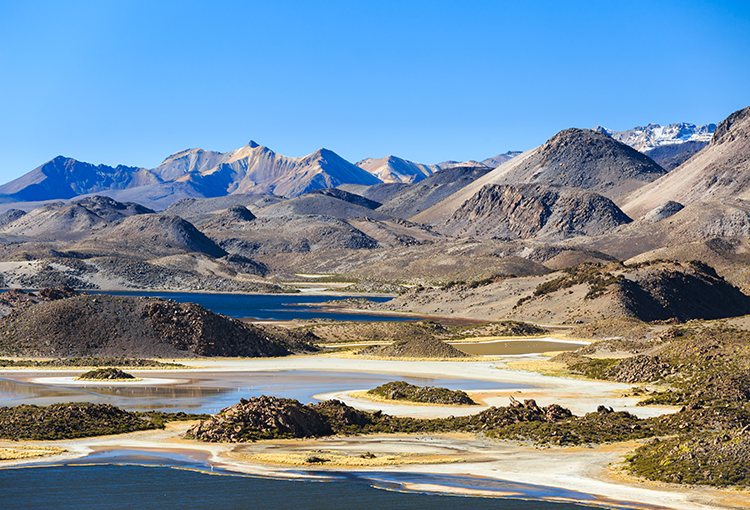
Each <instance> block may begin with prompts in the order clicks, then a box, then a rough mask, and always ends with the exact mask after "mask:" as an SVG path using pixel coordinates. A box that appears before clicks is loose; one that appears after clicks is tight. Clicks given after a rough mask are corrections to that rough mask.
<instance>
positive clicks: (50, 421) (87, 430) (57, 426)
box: [0, 402, 209, 441]
mask: <svg viewBox="0 0 750 510" xmlns="http://www.w3.org/2000/svg"><path fill="white" fill-rule="evenodd" d="M207 418H209V415H206V414H198V415H196V414H187V413H182V412H180V413H164V412H160V411H148V412H130V411H125V410H123V409H120V408H119V407H115V406H112V405H109V404H92V403H90V402H72V403H67V404H52V405H49V406H37V405H31V404H24V405H20V406H16V407H0V439H10V440H13V441H28V440H32V441H54V440H61V439H76V438H81V437H93V436H105V435H110V434H125V433H127V432H136V431H139V430H153V429H158V428H164V424H165V423H167V422H170V421H185V420H205V419H207Z"/></svg>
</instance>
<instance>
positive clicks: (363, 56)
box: [0, 0, 750, 182]
mask: <svg viewBox="0 0 750 510" xmlns="http://www.w3.org/2000/svg"><path fill="white" fill-rule="evenodd" d="M0 48H2V49H0V69H1V71H0V72H2V79H1V80H0V150H1V151H2V153H3V155H4V157H3V158H2V163H0V182H7V181H9V180H11V179H13V178H15V177H18V176H20V175H22V174H24V173H26V172H28V171H30V170H32V169H33V168H35V167H36V166H38V165H40V164H42V163H43V162H45V161H47V160H49V159H51V158H52V157H54V156H57V155H59V154H62V155H65V156H68V157H72V158H76V159H79V160H82V161H88V162H91V163H96V164H98V163H105V164H109V165H116V164H126V165H133V166H143V167H147V168H151V167H154V166H156V165H158V164H159V163H160V162H161V161H162V160H163V159H164V158H165V157H167V156H168V155H169V154H171V153H173V152H176V151H178V150H182V149H186V148H189V147H202V148H204V149H211V150H218V151H228V150H232V149H235V148H238V147H240V146H242V145H245V144H246V143H247V142H248V141H249V140H251V139H253V140H256V141H257V142H258V143H261V144H263V145H267V146H269V147H270V148H271V149H273V150H275V151H276V152H279V153H281V154H285V155H288V156H302V155H305V154H308V153H310V152H313V151H314V150H316V149H318V148H319V147H327V148H329V149H331V150H334V151H335V152H337V153H339V154H340V155H341V156H343V157H344V158H346V159H349V160H350V161H353V162H356V161H358V160H360V159H362V158H365V157H382V156H385V155H388V154H395V155H397V156H400V157H403V158H406V159H411V160H414V161H419V162H423V163H436V162H439V161H444V160H448V159H455V160H466V159H483V158H487V157H491V156H494V155H496V154H498V153H501V152H506V151H508V150H526V149H529V148H532V147H534V146H536V145H539V144H541V143H543V142H544V141H545V140H546V139H547V138H549V137H550V136H552V135H554V134H555V133H556V132H558V131H560V130H562V129H565V128H568V127H581V128H593V127H594V126H596V125H604V126H606V127H609V128H612V129H618V130H619V129H628V128H631V127H634V126H636V125H643V124H646V123H649V122H655V123H660V124H669V123H673V122H680V121H685V122H692V123H695V124H703V123H708V122H719V121H721V120H722V119H723V118H725V117H726V116H727V115H729V114H730V113H732V112H733V111H735V110H738V109H740V108H743V107H745V106H748V105H750V2H746V1H738V2H729V1H727V2H698V1H689V0H687V1H661V2H659V1H649V2H646V1H643V2H642V1H637V0H635V1H628V2H625V1H622V2H617V1H616V2H601V1H597V2H593V1H592V2H576V1H571V2H560V1H549V2H546V1H541V2H518V1H513V2H503V1H474V2H458V1H456V2H453V1H439V0H432V1H424V2H423V1H404V0H402V1H390V0H380V1H377V2H364V1H361V2H360V1H315V0H307V1H283V0H277V1H268V2H255V1H242V2H231V1H224V2H222V1H213V2H194V1H186V0H181V1H174V2H173V1H162V2H153V1H149V2H142V1H138V0H128V1H106V0H98V1H75V0H70V1H66V2H59V1H48V2H44V1H34V0H25V1H23V2H19V1H7V0H0Z"/></svg>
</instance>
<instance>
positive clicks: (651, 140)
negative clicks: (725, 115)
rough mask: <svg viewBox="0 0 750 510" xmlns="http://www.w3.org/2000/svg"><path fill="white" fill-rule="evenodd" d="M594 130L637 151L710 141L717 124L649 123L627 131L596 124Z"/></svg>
mask: <svg viewBox="0 0 750 510" xmlns="http://www.w3.org/2000/svg"><path fill="white" fill-rule="evenodd" d="M594 131H599V132H602V133H606V134H608V135H609V136H611V137H612V138H614V139H615V140H617V141H619V142H622V143H624V144H626V145H629V146H631V147H632V148H634V149H635V150H637V151H641V152H648V151H650V150H653V149H655V148H657V147H661V146H664V145H678V144H682V143H685V142H703V143H708V142H709V141H710V140H711V136H712V135H713V133H714V131H716V124H704V125H702V126H696V125H695V124H690V123H687V122H679V123H677V124H670V125H668V126H660V125H659V124H648V125H647V126H637V127H634V128H633V129H627V130H625V131H614V130H611V129H607V128H605V127H602V126H596V127H595V128H594Z"/></svg>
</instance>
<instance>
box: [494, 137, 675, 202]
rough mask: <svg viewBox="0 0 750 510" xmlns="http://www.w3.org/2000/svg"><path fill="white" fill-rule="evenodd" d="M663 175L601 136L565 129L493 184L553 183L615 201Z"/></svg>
mask: <svg viewBox="0 0 750 510" xmlns="http://www.w3.org/2000/svg"><path fill="white" fill-rule="evenodd" d="M665 173H666V172H665V170H664V169H663V168H661V167H660V166H659V165H657V164H656V163H655V162H654V161H653V160H651V159H650V158H649V157H647V156H644V155H643V154H641V153H640V152H638V151H636V150H634V149H633V148H631V147H629V146H627V145H625V144H623V143H620V142H617V141H616V140H614V139H612V138H610V137H609V136H607V135H605V134H603V133H598V132H596V131H591V130H588V129H566V130H564V131H561V132H559V133H558V134H556V135H555V136H553V137H552V138H550V139H549V140H548V141H547V142H546V143H545V144H544V145H542V146H541V147H540V148H539V150H538V151H537V152H536V154H535V155H534V156H532V157H530V158H528V159H527V160H525V161H523V162H522V163H520V164H519V165H517V166H516V167H514V168H513V169H512V170H509V171H507V172H505V173H504V174H503V175H502V176H501V177H499V178H498V179H497V180H496V181H495V183H496V184H519V183H541V184H546V185H550V184H553V185H558V186H567V187H575V188H582V189H585V190H589V191H594V192H596V193H599V194H600V195H604V196H606V197H608V198H615V197H618V196H620V195H623V194H625V193H628V192H630V191H633V190H634V189H637V188H639V187H641V186H643V185H644V184H646V183H648V182H651V181H653V180H654V179H656V178H658V177H661V176H662V175H664V174H665Z"/></svg>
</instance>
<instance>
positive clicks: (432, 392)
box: [367, 381, 477, 405]
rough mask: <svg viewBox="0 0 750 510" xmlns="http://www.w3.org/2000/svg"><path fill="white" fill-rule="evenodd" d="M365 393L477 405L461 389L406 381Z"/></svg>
mask: <svg viewBox="0 0 750 510" xmlns="http://www.w3.org/2000/svg"><path fill="white" fill-rule="evenodd" d="M367 393H370V394H372V395H376V396H378V397H381V398H384V399H387V400H405V401H407V402H419V403H424V404H436V405H477V403H476V402H474V401H473V400H472V399H471V397H470V396H469V395H468V394H467V393H466V392H465V391H461V390H449V389H448V388H437V387H435V386H415V385H413V384H409V383H407V382H406V381H392V382H388V383H385V384H382V385H380V386H378V387H377V388H374V389H371V390H369V391H368V392H367Z"/></svg>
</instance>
